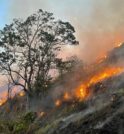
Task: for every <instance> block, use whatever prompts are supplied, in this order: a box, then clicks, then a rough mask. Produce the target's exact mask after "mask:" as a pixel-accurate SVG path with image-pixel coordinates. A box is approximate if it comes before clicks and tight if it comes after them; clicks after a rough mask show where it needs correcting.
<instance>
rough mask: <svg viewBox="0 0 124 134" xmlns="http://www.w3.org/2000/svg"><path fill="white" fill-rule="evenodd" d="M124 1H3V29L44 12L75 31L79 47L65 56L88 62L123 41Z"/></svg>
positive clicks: (69, 49) (0, 10) (0, 14)
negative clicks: (12, 22)
mask: <svg viewBox="0 0 124 134" xmlns="http://www.w3.org/2000/svg"><path fill="white" fill-rule="evenodd" d="M123 7H124V0H0V28H2V27H3V26H4V25H5V24H8V23H10V22H11V21H12V20H13V18H23V19H25V18H26V17H27V16H29V15H31V14H32V13H34V12H36V11H37V10H38V9H43V10H46V11H49V12H52V13H54V16H55V17H56V18H57V19H61V20H63V21H69V22H70V23H71V24H72V25H73V26H74V27H75V29H76V34H75V35H76V37H77V40H78V41H79V42H80V44H79V46H75V47H72V46H67V47H65V48H64V50H63V51H64V53H63V56H70V55H77V56H78V57H80V58H81V59H82V60H84V61H85V62H92V61H94V60H96V59H97V58H98V57H100V56H103V55H104V54H105V53H106V52H107V51H110V50H111V49H112V48H113V47H114V46H115V45H117V44H119V43H120V42H123V41H124V37H123V36H124V8H123Z"/></svg>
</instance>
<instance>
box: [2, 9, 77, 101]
mask: <svg viewBox="0 0 124 134" xmlns="http://www.w3.org/2000/svg"><path fill="white" fill-rule="evenodd" d="M74 33H75V30H74V27H73V26H72V25H71V24H70V23H68V22H63V21H61V20H55V18H54V17H53V14H52V13H49V12H46V11H42V10H41V9H40V10H39V11H38V12H37V13H36V14H33V15H31V16H29V17H28V18H27V19H26V20H25V21H23V20H21V19H14V20H13V23H12V24H10V25H5V27H4V28H3V30H1V31H0V47H1V48H0V50H1V52H0V69H1V73H2V74H4V75H8V76H9V77H10V79H11V82H12V83H14V85H16V86H17V85H18V86H21V87H22V88H23V90H24V91H25V93H26V95H27V96H28V97H29V98H30V97H31V96H33V95H35V96H40V95H41V94H43V93H44V91H45V90H46V89H47V88H48V85H49V83H50V82H51V80H52V76H51V75H50V72H51V70H52V69H54V68H56V63H57V62H56V61H57V59H58V57H57V55H58V53H59V52H60V51H61V46H62V45H67V44H70V45H76V44H77V43H78V42H77V41H76V38H75V36H74Z"/></svg>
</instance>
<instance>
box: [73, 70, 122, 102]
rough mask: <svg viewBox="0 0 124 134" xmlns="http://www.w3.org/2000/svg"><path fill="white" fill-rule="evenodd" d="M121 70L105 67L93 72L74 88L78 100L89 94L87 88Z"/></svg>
mask: <svg viewBox="0 0 124 134" xmlns="http://www.w3.org/2000/svg"><path fill="white" fill-rule="evenodd" d="M121 72H123V68H107V69H104V70H103V71H102V72H100V73H96V74H94V76H92V77H91V78H90V79H89V80H88V81H86V82H85V83H84V84H82V85H80V86H79V87H78V88H77V89H76V90H75V95H76V97H77V98H78V99H79V100H84V99H86V98H87V97H88V96H89V91H88V88H89V87H90V86H91V85H93V84H96V83H97V82H99V81H102V80H104V79H107V78H110V77H112V76H114V75H117V74H119V73H121Z"/></svg>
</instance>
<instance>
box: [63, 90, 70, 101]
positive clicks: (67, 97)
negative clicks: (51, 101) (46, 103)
mask: <svg viewBox="0 0 124 134" xmlns="http://www.w3.org/2000/svg"><path fill="white" fill-rule="evenodd" d="M63 98H64V100H69V99H70V95H69V93H67V92H66V93H65V94H64V97H63Z"/></svg>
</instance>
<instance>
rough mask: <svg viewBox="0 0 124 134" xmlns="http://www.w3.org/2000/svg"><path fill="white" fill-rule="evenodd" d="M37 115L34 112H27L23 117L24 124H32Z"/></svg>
mask: <svg viewBox="0 0 124 134" xmlns="http://www.w3.org/2000/svg"><path fill="white" fill-rule="evenodd" d="M36 117H37V115H36V113H35V112H28V113H26V115H25V116H24V117H23V119H24V122H25V123H28V124H29V123H32V122H33V121H34V120H35V119H36Z"/></svg>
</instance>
